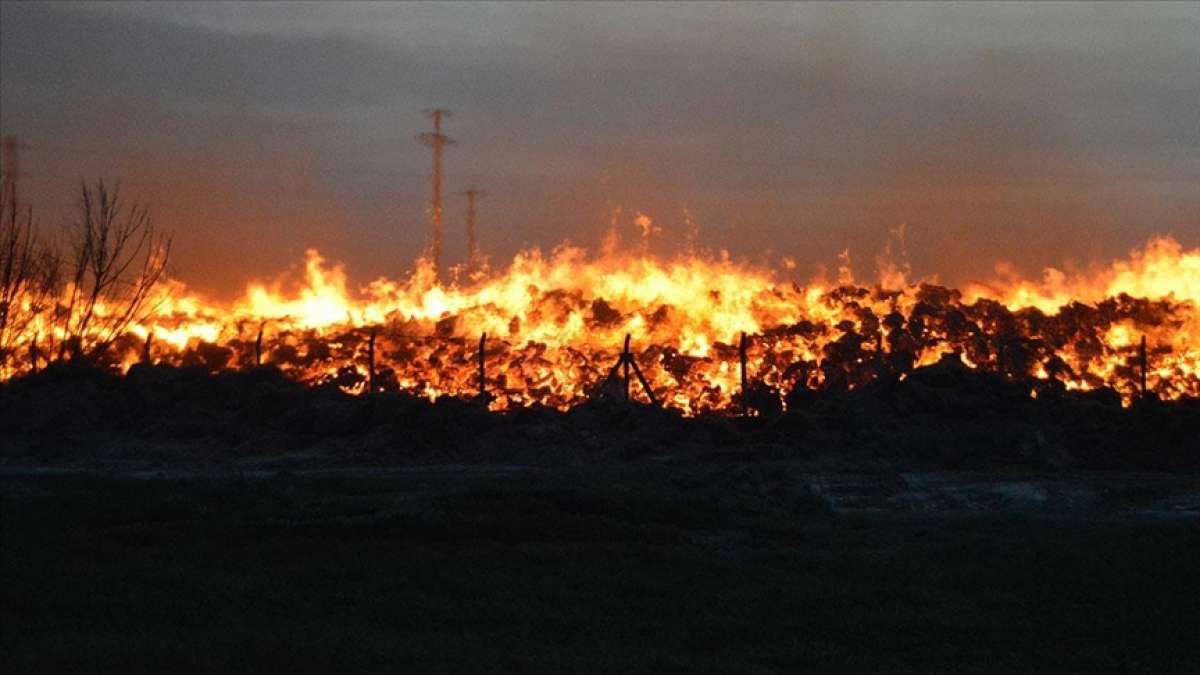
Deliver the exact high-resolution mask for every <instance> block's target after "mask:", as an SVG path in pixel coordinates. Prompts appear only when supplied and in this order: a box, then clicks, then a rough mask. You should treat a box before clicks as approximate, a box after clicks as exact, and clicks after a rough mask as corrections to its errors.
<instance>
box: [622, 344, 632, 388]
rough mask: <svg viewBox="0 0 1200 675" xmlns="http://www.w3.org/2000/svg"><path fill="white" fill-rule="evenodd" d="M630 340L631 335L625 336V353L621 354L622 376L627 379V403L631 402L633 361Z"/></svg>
mask: <svg viewBox="0 0 1200 675" xmlns="http://www.w3.org/2000/svg"><path fill="white" fill-rule="evenodd" d="M629 338H630V334H629V333H626V334H625V351H623V352H621V371H622V375H623V377H624V379H625V400H626V401H628V400H629V361H630V360H632V359H633V356H632V355H631V354H630V352H629Z"/></svg>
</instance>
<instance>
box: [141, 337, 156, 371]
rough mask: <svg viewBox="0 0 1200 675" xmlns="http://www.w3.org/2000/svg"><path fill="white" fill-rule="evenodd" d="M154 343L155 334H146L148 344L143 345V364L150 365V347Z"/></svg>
mask: <svg viewBox="0 0 1200 675" xmlns="http://www.w3.org/2000/svg"><path fill="white" fill-rule="evenodd" d="M153 342H154V332H153V331H150V332H147V333H146V343H145V344H143V345H142V363H145V364H147V365H149V364H150V363H151V360H150V345H151V344H152V343H153Z"/></svg>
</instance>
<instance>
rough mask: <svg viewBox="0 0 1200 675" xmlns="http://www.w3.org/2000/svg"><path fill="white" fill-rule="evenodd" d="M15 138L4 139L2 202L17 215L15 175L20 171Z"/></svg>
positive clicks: (6, 137) (17, 146) (7, 137)
mask: <svg viewBox="0 0 1200 675" xmlns="http://www.w3.org/2000/svg"><path fill="white" fill-rule="evenodd" d="M19 147H21V146H19V145H17V137H16V136H5V137H4V186H3V188H0V189H3V190H4V192H3V195H4V199H3V201H4V202H6V203H7V204H9V205H10V206H11V207H12V212H13V214H14V215H15V214H16V213H17V173H18V171H19V170H20V161H19V160H18V158H17V148H19Z"/></svg>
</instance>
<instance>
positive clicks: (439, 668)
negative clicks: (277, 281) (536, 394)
mask: <svg viewBox="0 0 1200 675" xmlns="http://www.w3.org/2000/svg"><path fill="white" fill-rule="evenodd" d="M0 487H2V488H3V495H4V499H3V513H2V515H0V517H2V522H0V526H2V531H0V534H2V537H3V538H2V541H0V544H2V546H3V548H2V554H3V555H2V556H0V578H2V579H3V582H2V584H0V672H5V673H24V672H30V673H34V672H38V673H40V672H89V673H136V672H153V673H166V672H171V673H190V672H197V673H201V672H203V673H227V672H281V673H282V672H286V673H306V672H312V673H327V672H348V671H356V672H413V673H442V672H445V673H452V672H513V673H525V672H554V673H564V672H565V673H572V672H573V673H601V672H621V673H639V672H642V673H776V672H789V673H791V672H847V673H850V672H854V673H860V672H922V673H925V672H962V673H1013V672H1079V673H1172V672H1175V673H1184V672H1192V673H1194V672H1200V640H1198V639H1197V638H1196V636H1197V635H1200V527H1197V525H1196V523H1195V522H1171V521H1133V520H1128V519H1126V520H1109V519H1098V520H1090V521H1087V520H1078V519H1072V520H1064V519H1051V518H1042V517H1039V518H1033V517H1016V516H1006V517H994V516H993V517H980V516H974V517H963V516H917V515H912V514H909V515H899V514H887V513H881V514H875V515H861V514H859V515H847V514H845V513H832V512H830V511H829V510H828V509H827V508H825V506H824V505H823V503H822V502H821V501H820V500H818V499H816V498H815V497H814V496H813V495H812V494H811V493H809V492H807V491H806V490H804V489H802V488H799V487H796V488H794V489H793V488H792V487H789V486H788V484H787V483H786V481H784V482H782V483H781V482H780V481H778V480H772V479H771V477H770V474H769V472H766V470H764V469H761V468H754V467H738V466H691V467H688V468H680V467H650V466H648V465H626V466H623V467H614V468H612V469H603V468H597V469H589V470H587V471H583V470H572V471H566V470H560V469H555V470H544V471H531V472H522V471H501V470H483V469H480V470H462V471H443V472H437V471H425V472H412V473H399V474H395V475H387V476H349V477H347V476H340V477H339V476H330V477H298V476H291V475H287V474H283V475H279V476H276V477H273V478H260V479H248V478H244V477H237V476H229V477H224V478H206V479H190V480H132V479H120V478H108V479H106V478H97V477H70V476H60V477H41V478H30V477H22V478H6V479H4V480H3V482H0Z"/></svg>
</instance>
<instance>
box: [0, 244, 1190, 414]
mask: <svg viewBox="0 0 1200 675" xmlns="http://www.w3.org/2000/svg"><path fill="white" fill-rule="evenodd" d="M893 271H894V270H893ZM888 278H889V279H890V280H891V281H890V282H889V283H887V284H877V285H873V286H867V285H860V284H854V283H852V282H851V277H850V276H849V275H848V274H842V275H841V279H840V281H841V282H844V283H838V284H831V283H827V282H824V281H814V282H811V283H808V284H806V285H803V286H802V285H799V284H797V283H795V282H793V281H788V280H785V279H780V278H779V277H778V275H776V274H775V273H773V272H771V271H769V270H764V269H758V268H753V267H750V266H747V265H742V264H738V263H734V262H731V261H730V260H728V259H727V258H725V257H721V258H706V257H701V256H698V255H694V254H689V255H687V256H683V257H679V258H677V259H674V260H661V259H657V258H654V257H651V256H649V255H646V254H644V253H639V254H636V255H635V254H622V253H616V252H614V253H610V254H607V255H605V256H603V257H601V258H599V259H589V258H588V257H587V256H586V255H585V254H584V253H583V251H581V250H580V249H576V248H570V247H563V248H560V249H558V250H556V251H555V252H554V253H553V254H552V255H550V256H543V255H542V254H541V253H540V252H538V251H536V250H534V251H529V252H524V253H522V254H519V255H518V256H517V257H516V258H515V259H514V260H513V262H512V264H511V265H510V266H509V267H508V269H507V270H502V271H497V272H492V273H490V274H482V273H481V274H476V275H474V277H473V278H472V280H471V281H469V282H466V283H464V284H463V285H454V284H450V285H446V284H442V283H439V282H438V280H437V276H436V270H435V268H434V266H433V264H432V263H431V262H429V261H422V262H421V263H420V264H419V267H418V270H417V272H416V274H414V275H413V276H412V277H411V278H409V279H408V280H405V281H392V280H388V279H379V280H376V281H374V282H372V283H371V284H369V285H368V286H367V287H366V288H364V289H362V290H361V292H359V293H352V292H351V291H349V290H348V289H347V281H346V275H345V272H344V270H343V269H342V268H341V267H339V266H336V265H334V266H329V265H327V264H326V263H325V261H324V260H323V259H322V258H321V257H320V255H319V254H318V253H317V252H316V251H309V254H308V261H307V274H306V280H305V282H304V284H303V285H301V286H300V287H299V288H297V289H295V290H294V291H291V292H288V291H285V290H284V289H282V288H281V287H279V286H275V287H267V286H264V285H261V284H252V285H251V286H250V287H249V288H248V289H247V292H246V294H245V296H244V297H243V298H242V299H241V300H239V301H237V302H234V303H232V304H225V303H217V302H210V301H207V300H205V299H204V298H202V297H200V296H198V295H195V294H192V293H190V292H188V290H187V289H186V288H185V287H184V286H183V285H182V284H180V283H178V282H176V281H172V280H168V279H160V278H157V277H155V278H154V279H153V281H154V283H153V287H147V288H146V289H144V291H143V294H144V297H143V298H141V300H140V302H139V303H138V305H137V307H135V311H134V312H131V313H130V312H129V308H128V307H109V306H106V305H105V304H104V302H103V298H101V299H100V301H98V302H96V303H93V306H91V313H92V315H94V316H95V317H100V318H104V317H110V316H114V315H116V316H118V318H122V319H123V320H122V321H121V322H120V323H119V324H116V325H120V326H121V327H122V330H121V331H120V332H119V334H111V331H107V332H106V331H99V330H97V331H89V330H86V329H83V330H74V331H73V330H71V327H72V326H77V325H79V322H78V321H72V320H71V319H70V316H71V314H72V312H73V311H74V310H73V309H72V307H75V306H76V303H72V302H71V300H72V299H73V298H77V297H78V296H79V294H80V291H79V289H78V288H77V286H76V285H75V284H73V283H72V282H71V281H70V280H68V281H67V282H66V283H65V284H61V285H60V286H59V287H58V291H57V292H58V296H57V297H58V298H60V300H58V301H57V302H55V301H54V297H51V298H50V301H47V299H46V298H35V297H33V295H32V293H31V292H30V291H29V288H31V287H30V286H28V285H26V286H23V287H21V288H20V289H18V292H17V297H15V298H14V299H12V300H11V301H9V302H7V304H6V305H5V312H6V315H7V319H6V320H7V321H8V325H9V327H10V330H9V331H8V333H7V334H5V336H4V343H3V344H4V348H3V350H2V351H0V378H2V379H9V378H13V377H17V376H20V375H24V374H27V373H30V372H33V371H36V370H38V369H40V368H44V367H45V366H47V365H48V364H49V363H50V362H51V361H53V360H56V359H57V358H62V357H63V356H64V355H68V352H72V353H75V354H87V355H88V360H89V361H90V362H91V363H93V364H99V365H101V366H103V367H106V368H110V369H112V370H114V371H120V372H124V371H126V370H128V369H129V368H130V367H131V366H132V365H134V364H135V363H139V362H145V363H154V364H164V365H172V366H179V367H187V368H198V369H201V370H204V371H208V372H214V373H215V372H220V371H224V370H230V369H233V370H239V369H248V368H251V367H254V366H258V365H260V364H269V365H271V366H273V367H275V368H277V369H278V370H279V371H280V372H281V373H282V374H283V375H284V376H286V377H288V378H290V379H293V380H296V381H299V382H303V383H306V384H310V385H314V386H321V385H331V386H335V387H337V388H339V389H341V390H342V391H344V392H346V393H351V394H366V393H379V392H406V393H408V394H413V395H416V396H420V397H424V398H428V399H430V400H434V399H437V398H439V397H442V396H453V397H461V398H464V399H466V398H471V397H475V396H478V395H479V394H481V393H483V394H486V398H487V400H488V401H489V403H488V405H489V406H490V408H491V409H493V410H509V409H513V408H520V407H528V406H543V407H550V408H557V409H559V410H567V409H570V408H573V407H576V406H579V405H581V404H583V403H584V402H586V401H588V400H589V399H591V398H592V397H594V396H595V395H597V394H598V393H600V392H601V391H602V390H604V389H605V386H604V384H605V382H606V380H610V379H612V377H611V375H612V374H614V373H616V374H619V375H620V379H622V380H624V381H628V380H629V377H630V374H632V375H634V376H636V378H637V380H639V382H637V383H636V384H639V385H641V386H633V387H627V388H626V390H627V391H629V392H630V394H629V395H630V397H632V398H633V399H634V400H637V401H641V402H645V403H651V402H653V403H655V404H661V405H663V406H666V407H668V408H671V409H675V410H678V411H680V412H682V413H683V414H685V415H700V414H708V413H725V412H745V413H748V414H752V415H755V414H757V415H770V414H774V413H777V412H779V411H781V410H783V409H785V408H789V409H790V408H793V407H796V406H802V405H803V403H804V401H805V400H806V399H808V398H809V397H811V396H812V395H813V394H814V393H815V392H844V391H854V390H858V389H861V388H863V387H865V386H868V385H870V384H872V383H874V382H879V381H885V382H886V381H893V380H895V381H903V380H904V379H905V378H907V377H910V376H911V375H912V374H913V373H914V371H915V369H917V368H919V367H921V366H927V365H930V364H935V363H939V362H942V361H946V360H949V361H953V362H956V363H959V364H961V365H962V366H963V367H966V368H969V369H971V370H974V371H977V372H981V373H990V374H994V375H997V376H999V377H1001V378H1003V379H1004V380H1006V381H1011V382H1015V383H1019V385H1020V386H1021V387H1022V388H1023V389H1024V392H1025V395H1027V396H1030V397H1039V396H1043V395H1045V394H1046V393H1047V392H1048V391H1051V390H1054V391H1066V390H1077V391H1095V392H1109V393H1107V394H1105V395H1111V396H1115V397H1118V398H1119V399H1120V400H1121V401H1123V402H1124V403H1125V404H1126V405H1128V404H1130V403H1132V402H1133V401H1135V400H1137V399H1139V398H1143V397H1154V398H1159V399H1180V398H1196V397H1200V312H1198V310H1197V303H1198V302H1200V251H1195V250H1193V251H1185V250H1183V249H1182V247H1181V246H1180V245H1179V244H1178V243H1176V242H1174V241H1173V240H1170V239H1158V240H1155V241H1152V242H1151V243H1150V244H1149V245H1148V246H1147V247H1146V249H1145V250H1144V251H1138V252H1135V253H1134V254H1133V256H1132V257H1131V258H1130V260H1128V261H1122V262H1118V263H1115V264H1114V265H1113V266H1112V267H1111V268H1110V269H1109V270H1107V271H1104V272H1101V273H1097V274H1094V275H1091V276H1087V277H1077V278H1069V277H1067V276H1066V275H1062V274H1055V275H1050V276H1048V277H1047V279H1046V280H1045V281H1044V282H1042V283H1040V284H1036V283H1032V282H1029V281H1025V280H1021V279H1010V280H1008V281H1005V282H1000V283H996V284H991V285H988V286H983V285H978V286H974V287H970V288H968V289H967V290H966V291H965V292H960V291H958V290H955V289H951V288H946V287H942V286H938V285H933V284H927V283H916V284H910V283H903V284H901V283H895V282H896V277H895V274H889V275H888ZM22 293H24V295H21V294H22ZM120 312H126V313H128V316H122V315H121V314H119V313H120ZM64 316H65V317H66V319H64ZM84 325H85V326H86V325H87V324H86V323H85V324H84ZM95 325H101V326H109V325H114V324H113V323H112V322H110V321H98V322H96V323H95ZM12 327H18V328H16V329H13V328H12ZM483 334H486V335H487V339H486V340H482V339H481V336H482V335H483ZM66 341H75V343H77V344H73V346H72V347H71V349H70V350H65V349H64V348H63V347H62V345H63V344H64V342H66ZM614 363H616V364H617V366H616V367H614V366H613V364H614ZM618 371H619V373H618Z"/></svg>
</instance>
